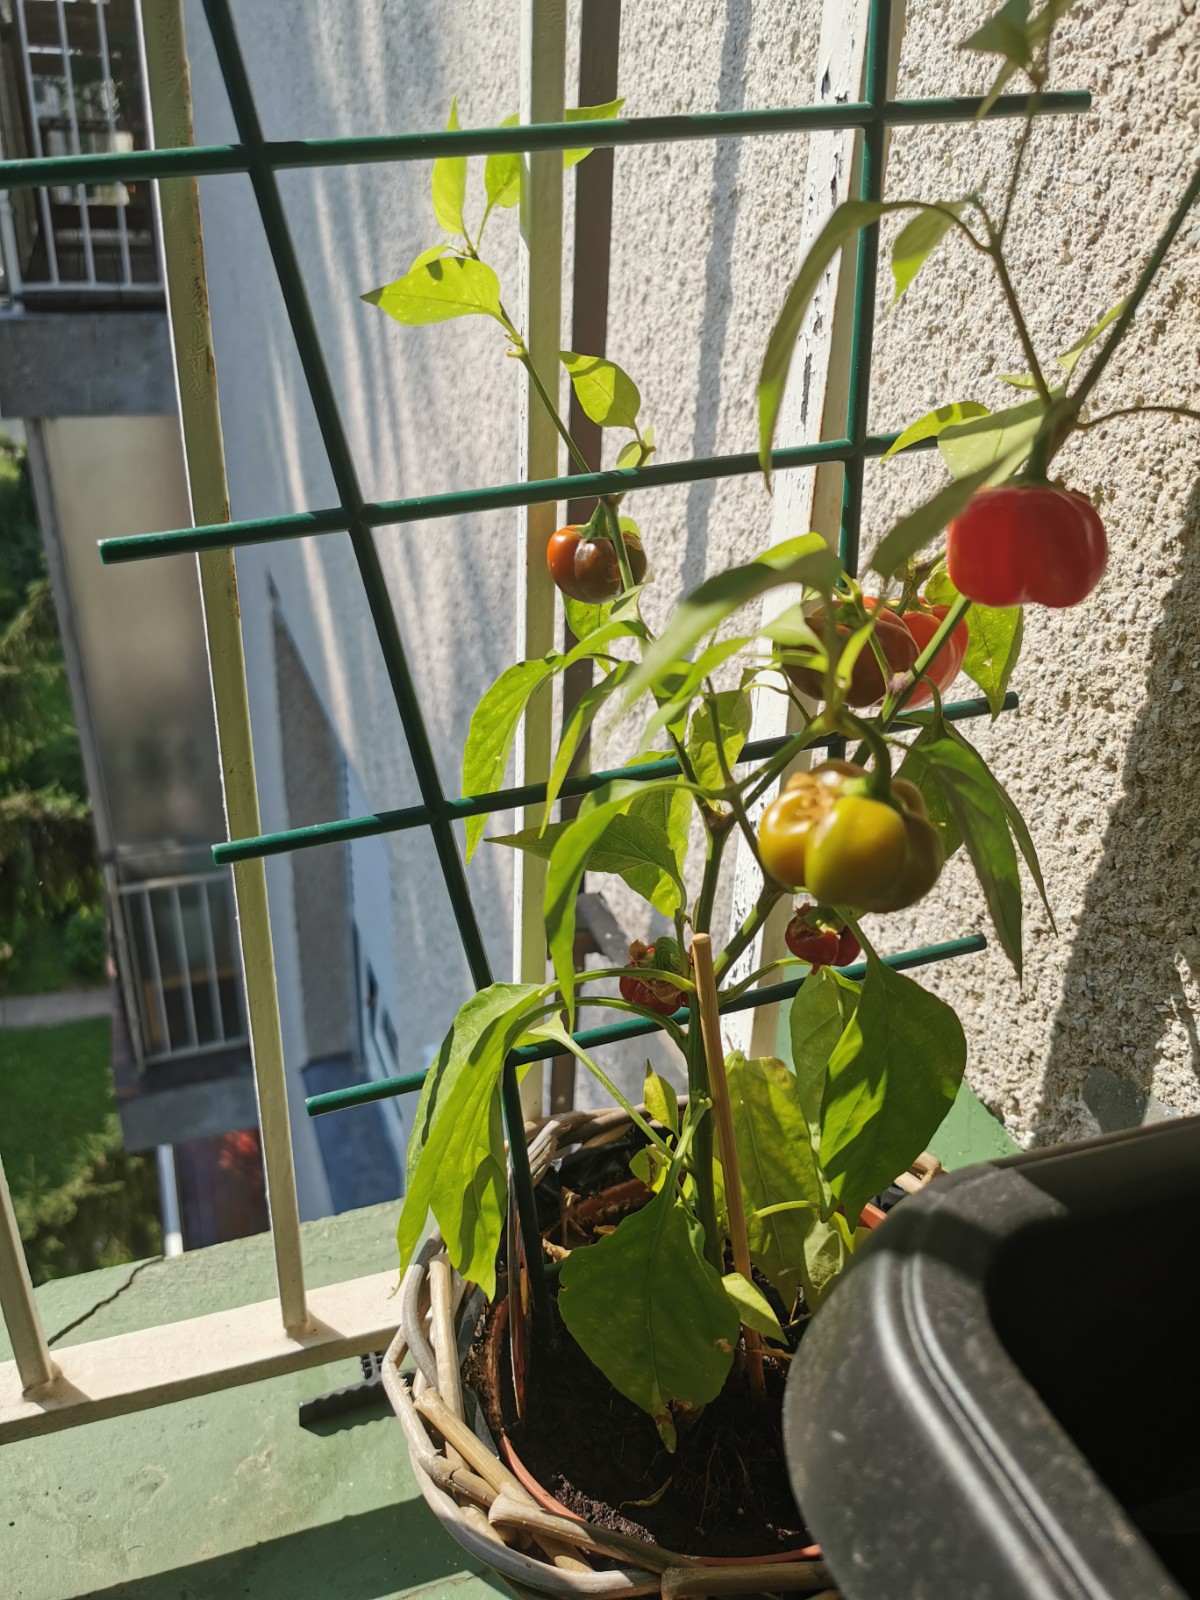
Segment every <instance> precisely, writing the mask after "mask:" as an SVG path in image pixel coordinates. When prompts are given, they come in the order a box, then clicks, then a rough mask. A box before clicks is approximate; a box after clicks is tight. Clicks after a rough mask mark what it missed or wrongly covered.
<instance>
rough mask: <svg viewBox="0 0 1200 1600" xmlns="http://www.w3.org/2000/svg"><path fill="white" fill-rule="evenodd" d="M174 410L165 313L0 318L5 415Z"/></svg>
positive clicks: (0, 390)
mask: <svg viewBox="0 0 1200 1600" xmlns="http://www.w3.org/2000/svg"><path fill="white" fill-rule="evenodd" d="M174 411H175V379H174V375H173V373H172V369H171V342H170V339H169V337H168V335H167V318H166V314H165V313H164V312H162V311H30V312H26V313H25V314H24V315H22V316H7V317H0V412H2V413H3V414H4V415H5V416H6V417H20V418H22V419H28V418H31V417H39V418H40V417H148V416H170V415H172V414H173V413H174Z"/></svg>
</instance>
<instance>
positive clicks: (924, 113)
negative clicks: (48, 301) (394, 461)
mask: <svg viewBox="0 0 1200 1600" xmlns="http://www.w3.org/2000/svg"><path fill="white" fill-rule="evenodd" d="M1032 98H1033V97H1032V96H1030V95H1001V97H1000V98H999V100H997V101H996V103H995V105H994V106H993V107H992V108H991V110H990V111H989V112H988V118H989V119H991V118H994V117H1023V116H1025V114H1026V112H1027V109H1028V107H1029V103H1030V101H1031V99H1032ZM982 103H983V102H982V100H980V99H979V98H977V97H975V96H972V95H949V96H940V97H935V98H932V99H928V100H893V101H890V102H888V104H887V105H885V106H884V107H883V111H882V115H883V120H884V122H885V123H889V124H891V125H892V126H894V127H913V126H916V125H923V124H925V123H945V122H973V121H974V120H975V118H976V116H977V115H978V112H979V107H980V106H981V105H982ZM1091 104H1092V97H1091V95H1090V94H1089V93H1088V91H1087V90H1084V89H1065V90H1060V91H1057V92H1056V93H1053V94H1045V95H1043V96H1042V98H1041V109H1040V114H1041V115H1043V116H1049V115H1056V114H1062V113H1064V112H1065V113H1076V114H1078V113H1081V112H1085V111H1089V110H1090V109H1091ZM875 115H876V113H875V112H874V111H873V110H872V108H871V107H870V106H869V105H866V104H858V103H854V104H850V105H844V106H790V107H780V108H778V109H774V110H772V109H765V110H759V111H711V112H702V113H699V114H697V115H695V116H685V117H612V118H606V119H605V120H604V121H602V122H587V123H579V122H543V123H529V124H525V125H524V126H518V127H510V128H460V129H455V130H449V129H440V130H438V131H436V132H431V133H394V134H382V135H377V136H368V137H366V138H353V139H263V140H262V141H261V143H260V144H259V146H257V147H256V148H257V149H258V150H259V151H260V152H261V158H262V160H263V161H264V162H265V163H266V165H267V166H268V167H270V168H272V169H273V170H276V171H286V170H292V169H296V168H313V167H350V166H373V165H378V164H379V163H381V162H390V161H431V160H434V159H435V158H436V157H438V156H471V155H487V154H489V153H490V152H492V151H496V152H501V151H510V150H513V151H527V150H569V149H572V148H576V147H579V146H581V145H587V147H588V148H589V149H615V148H617V147H619V146H621V145H637V144H673V143H677V142H679V141H682V140H686V139H740V138H745V137H747V136H751V135H754V134H771V133H820V132H826V131H829V130H831V129H838V128H862V127H866V126H867V125H868V124H869V123H870V122H871V120H872V118H873V117H874V116H875ZM250 165H251V161H250V157H249V155H248V154H247V150H246V146H245V144H244V143H243V144H213V145H188V146H187V147H176V148H166V149H161V150H125V151H112V152H109V153H105V154H99V155H86V156H83V155H81V156H43V157H42V158H40V159H36V158H26V159H22V160H14V161H0V189H36V188H41V187H43V186H47V185H53V186H57V185H59V184H85V185H86V184H93V183H115V182H125V183H132V182H135V181H142V180H145V179H148V178H204V177H211V176H217V175H220V174H222V173H229V172H249V171H250Z"/></svg>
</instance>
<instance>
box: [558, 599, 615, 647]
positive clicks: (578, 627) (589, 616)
mask: <svg viewBox="0 0 1200 1600" xmlns="http://www.w3.org/2000/svg"><path fill="white" fill-rule="evenodd" d="M563 610H564V611H565V612H566V616H567V627H568V628H570V630H571V632H572V633H573V634H574V635H575V637H576V639H578V640H580V641H581V642H582V641H583V640H584V639H587V638H589V637H590V636H591V635H592V634H593V633H596V632H597V631H598V630H599V629H600V628H603V627H604V625H605V623H607V622H608V620H609V618H610V617H611V616H612V606H611V605H604V606H593V605H589V604H588V603H587V601H586V600H572V599H571V598H570V597H569V596H568V595H563Z"/></svg>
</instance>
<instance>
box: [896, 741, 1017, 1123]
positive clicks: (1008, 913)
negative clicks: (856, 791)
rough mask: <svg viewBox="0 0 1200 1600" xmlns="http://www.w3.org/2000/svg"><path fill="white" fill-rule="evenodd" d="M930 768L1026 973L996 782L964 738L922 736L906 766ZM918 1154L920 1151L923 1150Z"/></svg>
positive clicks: (1013, 862) (1000, 932)
mask: <svg viewBox="0 0 1200 1600" xmlns="http://www.w3.org/2000/svg"><path fill="white" fill-rule="evenodd" d="M908 762H912V763H913V765H914V767H915V769H916V770H918V771H919V770H920V769H921V768H922V767H924V768H925V769H926V771H927V772H928V774H929V777H930V779H931V781H932V782H934V783H936V785H937V787H938V788H939V789H940V790H941V793H942V798H943V800H944V801H945V803H946V806H947V809H948V810H949V812H950V815H951V816H952V817H953V819H954V823H955V826H956V827H957V828H958V831H959V832H960V833H961V834H962V837H963V840H964V842H965V844H966V847H967V854H968V855H969V856H970V857H971V862H972V865H973V866H974V868H975V875H976V877H977V878H978V879H979V884H980V887H981V888H982V890H983V893H984V898H985V899H986V900H987V903H988V910H989V911H990V912H991V916H992V921H993V923H994V924H995V927H996V934H997V937H998V938H999V940H1000V944H1001V946H1002V947H1003V949H1004V953H1005V954H1006V955H1007V956H1008V959H1009V960H1010V961H1011V962H1012V964H1013V967H1014V969H1015V971H1016V974H1017V977H1018V978H1019V977H1020V976H1021V884H1020V879H1019V876H1018V873H1017V856H1016V851H1015V850H1014V849H1013V842H1012V839H1011V837H1010V836H1009V831H1008V819H1007V816H1006V813H1005V808H1004V803H1003V801H1002V800H1001V799H1000V796H999V794H998V793H997V786H996V781H995V779H994V778H993V777H992V775H991V773H990V772H989V771H988V768H987V766H986V765H985V763H984V762H983V760H982V758H981V757H980V756H979V754H978V753H977V752H976V751H975V750H974V749H973V748H972V747H971V746H970V745H969V744H967V742H966V741H965V740H960V739H951V738H949V737H947V736H945V735H942V736H941V737H935V738H931V739H929V740H921V739H918V740H917V741H916V743H914V745H913V746H912V748H911V749H910V750H909V752H908V757H907V760H906V763H905V764H906V765H907V764H908ZM918 1154H919V1152H918Z"/></svg>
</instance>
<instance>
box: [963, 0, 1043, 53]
mask: <svg viewBox="0 0 1200 1600" xmlns="http://www.w3.org/2000/svg"><path fill="white" fill-rule="evenodd" d="M1028 23H1029V0H1006V4H1005V5H1002V6H1001V7H1000V10H999V11H997V12H996V14H995V16H993V17H989V18H988V20H987V21H986V22H985V23H984V24H983V26H982V27H981V28H977V29H976V30H975V32H974V33H973V34H971V36H970V38H967V39H964V40H963V42H962V45H961V46H960V48H961V49H963V50H977V51H980V52H981V53H983V54H985V55H1000V56H1005V57H1007V59H1008V60H1009V61H1013V62H1015V63H1016V65H1017V66H1019V67H1027V66H1028V65H1029V61H1030V48H1029V37H1028V33H1027V28H1028Z"/></svg>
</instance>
